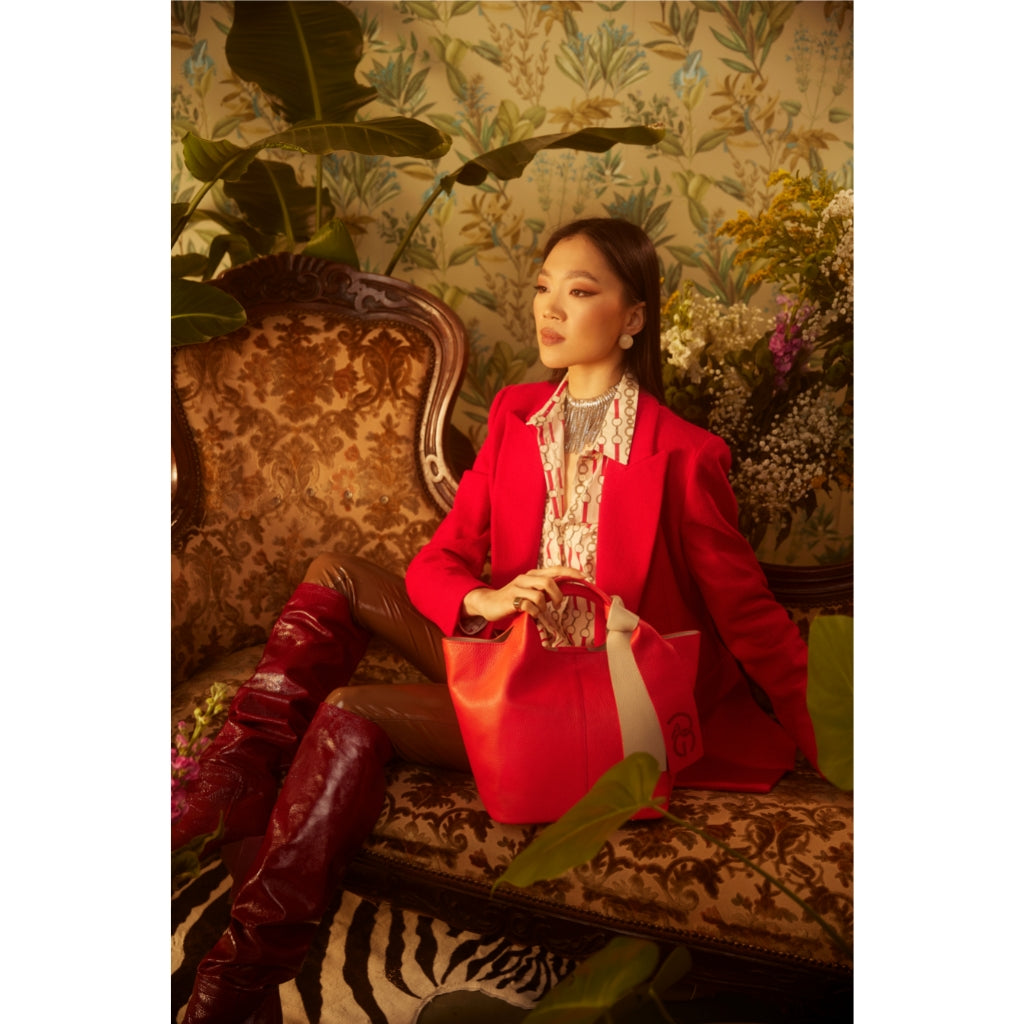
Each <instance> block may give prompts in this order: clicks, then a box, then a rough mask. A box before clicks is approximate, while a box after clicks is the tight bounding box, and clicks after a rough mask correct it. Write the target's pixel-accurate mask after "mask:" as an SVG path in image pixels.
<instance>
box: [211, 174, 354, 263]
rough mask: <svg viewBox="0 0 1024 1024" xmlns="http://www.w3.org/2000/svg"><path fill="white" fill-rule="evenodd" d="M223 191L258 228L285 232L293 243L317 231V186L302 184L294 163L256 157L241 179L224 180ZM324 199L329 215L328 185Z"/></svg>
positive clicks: (326, 211) (323, 206)
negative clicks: (297, 177)
mask: <svg viewBox="0 0 1024 1024" xmlns="http://www.w3.org/2000/svg"><path fill="white" fill-rule="evenodd" d="M224 194H225V195H226V196H228V197H229V198H230V199H233V200H234V201H235V202H236V203H237V204H238V208H239V209H240V210H241V211H242V214H243V215H244V216H245V219H246V220H247V221H248V222H249V223H250V224H252V225H253V226H254V227H255V228H257V229H259V230H260V231H263V232H266V233H268V234H271V235H281V234H283V235H285V236H286V237H287V238H288V240H289V243H290V244H291V245H294V244H295V242H297V241H305V240H306V239H308V238H310V237H311V236H312V234H313V232H314V231H316V189H314V188H310V187H308V186H302V185H299V183H298V180H297V179H296V177H295V170H294V169H293V168H292V166H291V164H286V163H282V162H281V161H280V160H254V161H253V163H252V164H251V165H250V167H249V169H248V170H247V171H246V172H245V174H244V175H242V177H241V178H239V179H238V181H229V182H226V183H225V185H224ZM321 203H322V206H321V210H322V211H323V212H324V214H325V215H326V216H328V217H330V216H331V214H332V213H333V209H334V208H333V207H332V206H331V204H330V201H329V199H328V194H327V190H326V189H322V190H321Z"/></svg>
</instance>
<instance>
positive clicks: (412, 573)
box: [405, 391, 506, 636]
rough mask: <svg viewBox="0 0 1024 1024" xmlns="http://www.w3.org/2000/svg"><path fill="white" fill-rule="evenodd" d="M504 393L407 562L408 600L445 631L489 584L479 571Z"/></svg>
mask: <svg viewBox="0 0 1024 1024" xmlns="http://www.w3.org/2000/svg"><path fill="white" fill-rule="evenodd" d="M505 394H506V392H505V391H500V392H499V393H498V395H497V396H496V397H495V400H494V402H493V403H492V405H491V410H490V414H489V416H488V427H487V437H486V439H485V440H484V443H483V445H482V446H481V448H480V453H479V454H478V455H477V457H476V459H475V460H474V462H473V466H472V467H471V468H470V469H468V470H466V471H465V472H464V473H463V474H462V479H461V480H460V481H459V486H458V489H457V490H456V492H455V501H454V502H453V504H452V510H451V512H449V513H448V514H447V515H446V516H445V517H444V519H442V520H441V523H440V525H439V526H438V528H437V530H436V531H435V533H434V536H433V537H432V538H431V539H430V540H429V541H428V542H427V543H426V545H425V546H424V547H423V548H421V549H420V551H419V552H418V553H417V554H416V556H415V557H414V558H413V560H412V561H411V562H410V563H409V569H408V571H407V572H406V576H405V586H406V590H407V591H408V593H409V598H410V599H411V601H412V603H413V604H414V605H415V606H416V608H417V609H418V610H419V611H420V612H421V613H422V614H423V615H425V616H426V617H427V618H428V619H430V620H431V621H433V622H435V623H436V624H437V626H438V627H439V628H440V629H441V630H442V632H444V633H445V635H446V636H454V635H455V634H457V633H458V632H459V619H460V613H461V610H462V600H463V598H464V597H465V596H466V594H468V593H469V592H470V591H471V590H476V589H477V588H478V587H485V586H487V585H488V584H487V583H486V582H485V581H484V580H483V578H482V576H483V573H484V568H485V566H486V564H487V558H488V555H489V553H490V548H491V507H492V506H491V501H492V494H491V491H492V485H493V480H494V462H495V459H496V452H497V449H498V448H499V447H500V443H501V436H500V435H501V429H500V424H501V420H502V406H503V401H504V397H505Z"/></svg>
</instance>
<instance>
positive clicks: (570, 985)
mask: <svg viewBox="0 0 1024 1024" xmlns="http://www.w3.org/2000/svg"><path fill="white" fill-rule="evenodd" d="M657 965H658V947H657V945H656V944H655V943H653V942H651V941H649V940H647V939H634V938H627V937H626V936H621V935H620V936H618V937H616V938H614V939H612V940H611V942H609V943H608V945H607V946H605V947H604V949H602V950H600V951H598V952H597V953H595V954H594V955H593V956H591V957H588V958H587V959H586V960H584V961H583V963H582V964H580V966H579V967H577V968H576V970H575V971H573V972H572V974H570V975H569V977H567V978H565V979H564V980H563V981H561V982H559V983H558V984H557V985H556V986H555V987H554V988H553V989H552V990H551V991H550V992H549V993H548V994H547V995H546V996H545V997H544V998H543V999H542V1000H541V1001H540V1002H539V1003H538V1004H537V1005H536V1006H535V1007H534V1008H533V1010H531V1011H530V1013H529V1014H528V1015H527V1018H526V1019H527V1020H528V1021H529V1022H530V1024H545V1022H550V1024H591V1022H592V1021H596V1020H600V1018H601V1017H602V1015H603V1014H605V1013H607V1012H608V1010H610V1009H611V1008H612V1007H613V1006H614V1005H615V1004H616V1003H617V1002H619V1000H620V999H622V998H623V996H625V995H626V994H627V993H628V992H629V991H630V989H632V988H634V987H635V986H637V985H639V984H641V983H642V982H644V981H646V980H647V979H648V978H649V977H650V976H651V974H652V973H653V971H654V969H655V967H657Z"/></svg>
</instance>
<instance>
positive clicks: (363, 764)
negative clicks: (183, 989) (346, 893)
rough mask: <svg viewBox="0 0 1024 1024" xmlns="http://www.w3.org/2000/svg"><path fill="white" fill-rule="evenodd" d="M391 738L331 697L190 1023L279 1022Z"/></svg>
mask: <svg viewBox="0 0 1024 1024" xmlns="http://www.w3.org/2000/svg"><path fill="white" fill-rule="evenodd" d="M390 757H391V743H390V741H389V740H388V738H387V735H386V734H385V733H384V731H383V730H382V729H381V728H380V726H378V725H376V724H375V723H373V722H371V721H369V720H368V719H365V718H361V717H360V716H359V715H356V714H354V713H353V712H351V711H347V710H345V709H343V708H339V707H336V706H335V705H333V704H323V705H322V706H321V707H320V709H319V711H317V713H316V716H315V717H314V719H313V721H312V722H311V723H310V726H309V729H308V731H307V733H306V735H305V737H304V739H303V740H302V743H301V744H300V745H299V749H298V752H297V753H296V755H295V760H294V762H293V763H292V766H291V768H290V769H289V771H288V775H287V777H286V778H285V781H284V785H283V786H282V788H281V793H280V795H279V796H278V799H277V803H276V804H275V805H274V809H273V811H272V813H271V815H270V821H269V823H268V825H267V832H266V835H265V836H264V839H263V843H262V844H261V846H260V849H259V852H258V853H257V854H256V858H255V861H254V862H253V864H252V866H251V867H250V868H249V871H248V874H247V875H246V876H245V878H244V880H243V881H242V882H241V884H240V885H239V886H238V889H237V893H236V896H235V899H234V903H233V905H232V908H231V923H230V925H229V926H228V929H227V931H226V932H225V933H224V935H223V936H222V937H221V938H220V940H219V941H218V943H217V944H216V945H215V946H214V948H213V949H212V950H211V951H210V952H209V953H208V954H207V956H206V957H205V958H204V959H203V961H202V962H201V963H200V965H199V968H198V970H197V972H196V981H195V985H194V987H193V990H192V997H191V999H190V1000H189V1004H188V1009H187V1011H186V1013H185V1018H184V1020H185V1024H279V1022H280V1021H281V1001H280V997H279V995H278V988H277V986H278V985H280V984H281V983H282V982H285V981H287V980H289V979H290V978H294V977H295V975H296V974H298V972H299V969H300V968H301V966H302V961H303V959H304V958H305V956H306V952H307V950H308V949H309V946H310V943H311V942H312V941H313V936H314V934H315V933H316V928H317V925H318V923H319V921H320V918H321V917H322V916H323V914H324V912H325V910H326V907H327V903H328V900H329V898H330V895H331V893H332V892H333V890H334V887H335V886H336V885H337V884H338V880H339V878H340V876H341V874H342V872H343V871H344V868H345V866H346V865H347V864H348V862H349V860H350V859H351V857H352V856H353V855H354V854H355V853H356V851H357V850H358V849H359V847H360V846H362V844H363V842H364V841H365V839H366V837H367V836H368V835H369V834H370V832H371V830H372V829H373V826H374V824H375V823H376V821H377V817H378V816H379V814H380V810H381V807H382V805H383V801H384V787H385V776H384V766H385V764H386V763H387V761H388V760H389V759H390Z"/></svg>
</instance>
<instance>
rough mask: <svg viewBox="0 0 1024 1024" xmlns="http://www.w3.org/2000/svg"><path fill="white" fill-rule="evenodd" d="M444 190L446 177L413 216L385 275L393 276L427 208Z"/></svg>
mask: <svg viewBox="0 0 1024 1024" xmlns="http://www.w3.org/2000/svg"><path fill="white" fill-rule="evenodd" d="M443 191H444V179H442V180H441V181H440V182H438V184H437V185H436V186H435V187H434V191H433V192H431V193H430V195H429V196H427V201H426V202H425V203H424V204H423V205H422V206H421V207H420V211H419V213H417V214H416V216H415V217H414V218H413V220H412V223H411V224H410V225H409V227H408V229H407V230H406V232H405V234H404V235H403V236H402V240H401V241H400V242H399V243H398V248H396V249H395V252H394V255H393V256H392V257H391V262H390V263H389V264H388V265H387V268H386V269H385V271H384V276H385V277H390V276H391V273H392V271H393V270H394V269H395V267H396V266H397V265H398V258H399V257H400V256H401V255H402V253H403V252H404V251H405V249H406V247H407V246H408V244H409V242H410V241H411V239H412V236H413V234H415V232H416V229H417V228H418V227H419V226H420V221H422V220H423V218H424V217H425V216H426V214H427V210H429V209H430V208H431V206H433V205H434V202H435V201H436V199H437V197H438V196H439V195H440V194H441V193H442V192H443Z"/></svg>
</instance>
